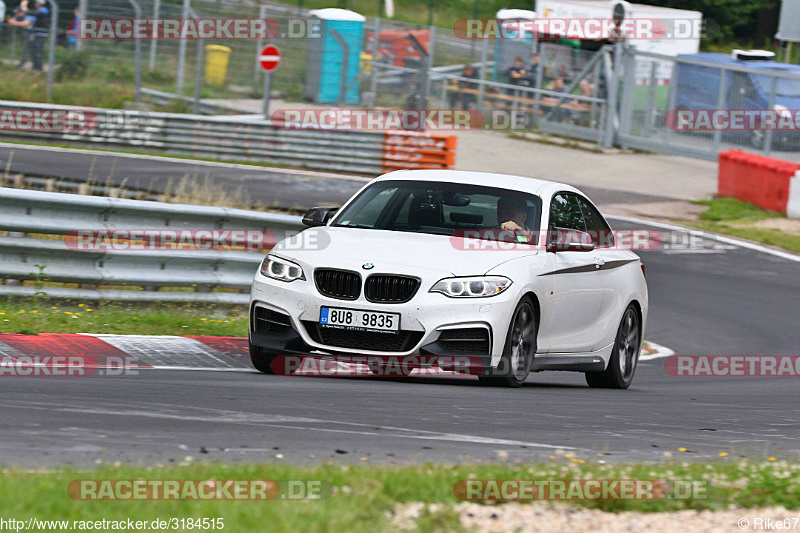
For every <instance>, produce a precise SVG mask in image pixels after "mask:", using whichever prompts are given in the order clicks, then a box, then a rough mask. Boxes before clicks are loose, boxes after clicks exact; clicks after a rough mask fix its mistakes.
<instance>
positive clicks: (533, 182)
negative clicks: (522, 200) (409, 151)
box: [375, 169, 585, 200]
mask: <svg viewBox="0 0 800 533" xmlns="http://www.w3.org/2000/svg"><path fill="white" fill-rule="evenodd" d="M386 180H408V181H442V182H449V183H464V184H466V185H484V186H487V187H500V188H501V189H511V190H515V191H521V192H526V193H529V194H536V195H538V196H541V197H542V199H545V200H546V199H547V198H548V197H549V196H550V195H551V194H553V193H555V192H559V191H571V192H576V193H579V194H582V195H583V193H582V192H581V191H579V190H578V189H576V188H575V187H572V186H571V185H567V184H566V183H559V182H557V181H547V180H540V179H536V178H528V177H525V176H513V175H510V174H497V173H495V172H476V171H471V170H444V169H425V170H395V171H394V172H389V173H387V174H384V175H383V176H380V177H379V178H377V179H376V180H375V181H386ZM584 196H585V195H584Z"/></svg>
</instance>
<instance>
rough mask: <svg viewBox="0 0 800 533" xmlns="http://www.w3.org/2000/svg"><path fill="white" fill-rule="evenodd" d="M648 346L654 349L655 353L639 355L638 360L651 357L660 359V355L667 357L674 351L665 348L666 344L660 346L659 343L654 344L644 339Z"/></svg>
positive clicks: (647, 359) (651, 358)
mask: <svg viewBox="0 0 800 533" xmlns="http://www.w3.org/2000/svg"><path fill="white" fill-rule="evenodd" d="M644 342H646V343H647V344H648V346H650V349H652V350H655V353H651V354H647V355H644V354H643V355H641V356H640V357H639V361H651V360H653V359H660V358H662V357H669V356H670V355H674V354H675V352H673V351H672V350H670V349H669V348H667V347H666V346H661V345H660V344H656V343H654V342H651V341H644Z"/></svg>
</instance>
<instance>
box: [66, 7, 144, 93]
mask: <svg viewBox="0 0 800 533" xmlns="http://www.w3.org/2000/svg"><path fill="white" fill-rule="evenodd" d="M51 1H52V0H51ZM128 2H129V3H130V4H131V5H132V6H133V12H134V13H135V14H136V18H137V19H140V18H142V8H141V6H139V2H137V1H136V0H128ZM133 46H134V50H135V52H134V53H135V54H136V103H137V104H138V103H141V101H142V40H141V39H136V40H135V41H134V43H133ZM151 70H152V69H151Z"/></svg>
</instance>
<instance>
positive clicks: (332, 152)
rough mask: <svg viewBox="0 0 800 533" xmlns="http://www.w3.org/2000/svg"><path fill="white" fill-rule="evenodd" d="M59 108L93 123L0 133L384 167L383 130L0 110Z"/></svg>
mask: <svg viewBox="0 0 800 533" xmlns="http://www.w3.org/2000/svg"><path fill="white" fill-rule="evenodd" d="M4 109H17V110H22V109H24V110H40V111H47V110H63V111H72V112H80V113H84V114H87V113H94V114H95V115H96V117H97V123H96V124H94V125H93V127H90V128H87V129H85V130H80V131H35V130H32V129H31V130H23V129H15V130H8V129H0V137H3V136H8V137H14V138H21V139H40V140H46V141H48V142H69V143H75V144H81V145H84V146H97V147H101V146H102V147H125V148H134V149H136V148H139V149H147V150H157V151H164V152H168V153H174V154H183V155H191V156H195V157H203V158H214V159H220V160H234V161H258V162H262V163H270V164H276V165H288V166H294V167H306V168H313V169H324V170H337V171H347V172H358V173H362V174H373V175H375V174H379V173H381V172H382V171H383V155H384V144H383V143H384V137H385V135H384V132H382V131H346V130H337V131H330V130H321V129H314V130H311V129H309V130H303V129H278V128H275V127H273V126H272V125H271V124H270V123H269V122H266V121H252V120H248V121H244V120H237V119H236V118H235V117H207V116H202V115H185V114H177V113H151V112H141V111H123V110H110V109H99V108H81V107H76V106H59V105H52V104H37V103H29V102H11V101H7V100H6V101H0V111H1V110H4Z"/></svg>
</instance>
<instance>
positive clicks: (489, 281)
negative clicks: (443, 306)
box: [431, 276, 511, 298]
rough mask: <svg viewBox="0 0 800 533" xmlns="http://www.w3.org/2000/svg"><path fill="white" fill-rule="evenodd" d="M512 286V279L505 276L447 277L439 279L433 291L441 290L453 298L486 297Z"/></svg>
mask: <svg viewBox="0 0 800 533" xmlns="http://www.w3.org/2000/svg"><path fill="white" fill-rule="evenodd" d="M510 286H511V280H510V279H508V278H504V277H503V276H475V277H468V278H445V279H441V280H439V281H437V282H436V285H434V286H433V288H431V292H440V293H442V294H444V295H445V296H449V297H451V298H485V297H487V296H494V295H495V294H500V293H501V292H503V291H504V290H506V289H507V288H509V287H510Z"/></svg>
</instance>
